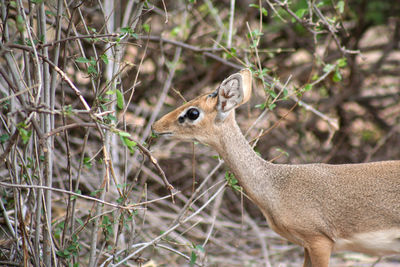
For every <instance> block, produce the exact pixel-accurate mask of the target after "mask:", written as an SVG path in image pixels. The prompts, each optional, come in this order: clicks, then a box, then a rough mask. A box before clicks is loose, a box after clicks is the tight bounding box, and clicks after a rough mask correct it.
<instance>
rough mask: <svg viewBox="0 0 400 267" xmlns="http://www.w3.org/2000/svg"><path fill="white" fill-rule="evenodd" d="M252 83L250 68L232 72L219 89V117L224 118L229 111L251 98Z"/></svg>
mask: <svg viewBox="0 0 400 267" xmlns="http://www.w3.org/2000/svg"><path fill="white" fill-rule="evenodd" d="M251 83H252V82H251V72H250V70H249V69H244V70H241V71H240V72H238V73H235V74H232V75H231V76H229V77H228V78H226V79H225V80H224V81H223V82H222V83H221V85H220V86H219V89H218V104H217V111H218V119H220V120H224V119H225V118H226V116H227V115H228V114H229V111H231V110H232V109H235V108H237V107H238V106H240V105H242V104H244V103H246V102H247V101H248V100H249V99H250V96H251Z"/></svg>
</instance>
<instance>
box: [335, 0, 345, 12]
mask: <svg viewBox="0 0 400 267" xmlns="http://www.w3.org/2000/svg"><path fill="white" fill-rule="evenodd" d="M336 8H337V9H339V12H340V13H343V11H344V1H343V0H341V1H339V2H338V3H337V6H336Z"/></svg>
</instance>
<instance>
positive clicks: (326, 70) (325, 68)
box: [323, 64, 334, 72]
mask: <svg viewBox="0 0 400 267" xmlns="http://www.w3.org/2000/svg"><path fill="white" fill-rule="evenodd" d="M333 68H334V66H333V65H332V64H326V65H325V67H324V69H323V71H324V72H330V71H331V70H332V69H333Z"/></svg>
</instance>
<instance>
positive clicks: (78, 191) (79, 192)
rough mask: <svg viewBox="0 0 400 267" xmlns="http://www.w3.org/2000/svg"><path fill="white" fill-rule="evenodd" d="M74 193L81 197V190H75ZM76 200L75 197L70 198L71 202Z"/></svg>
mask: <svg viewBox="0 0 400 267" xmlns="http://www.w3.org/2000/svg"><path fill="white" fill-rule="evenodd" d="M75 193H77V194H79V195H81V194H82V191H81V190H76V191H75ZM76 198H77V196H71V200H75V199H76Z"/></svg>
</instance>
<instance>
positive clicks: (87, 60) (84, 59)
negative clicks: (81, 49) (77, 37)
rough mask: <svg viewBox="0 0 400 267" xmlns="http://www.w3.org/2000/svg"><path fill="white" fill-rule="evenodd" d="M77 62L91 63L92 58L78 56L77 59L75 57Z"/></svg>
mask: <svg viewBox="0 0 400 267" xmlns="http://www.w3.org/2000/svg"><path fill="white" fill-rule="evenodd" d="M75 62H76V63H90V59H88V58H84V57H78V58H77V59H75Z"/></svg>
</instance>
